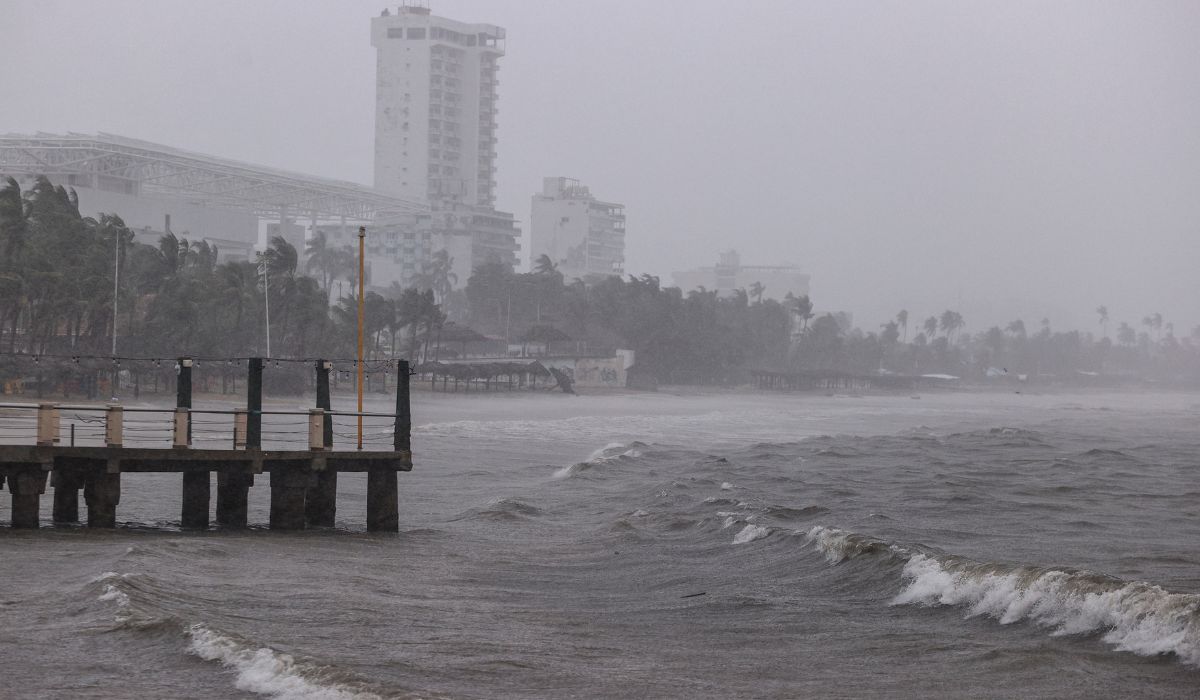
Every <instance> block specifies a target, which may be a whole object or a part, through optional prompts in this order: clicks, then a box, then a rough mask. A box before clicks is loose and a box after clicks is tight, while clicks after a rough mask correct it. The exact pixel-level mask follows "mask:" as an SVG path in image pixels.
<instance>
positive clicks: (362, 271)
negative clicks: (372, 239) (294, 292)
mask: <svg viewBox="0 0 1200 700" xmlns="http://www.w3.org/2000/svg"><path fill="white" fill-rule="evenodd" d="M366 240H367V227H366V226H359V227H358V449H360V450H361V449H362V448H363V417H362V412H363V307H364V303H365V299H366V292H365V291H364V287H366V283H367V276H366V264H365V263H364V262H363V260H364V257H365V254H366Z"/></svg>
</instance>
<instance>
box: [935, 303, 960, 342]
mask: <svg viewBox="0 0 1200 700" xmlns="http://www.w3.org/2000/svg"><path fill="white" fill-rule="evenodd" d="M939 323H940V325H941V327H942V330H943V331H944V332H945V333H946V342H950V336H952V335H953V334H954V333H955V332H956V331H957V330H958V329H959V328H962V327H963V325H964V323H965V322H964V321H963V317H962V314H960V313H958V312H957V311H951V310H950V309H946V310H945V311H943V312H942V318H941V320H940V322H939Z"/></svg>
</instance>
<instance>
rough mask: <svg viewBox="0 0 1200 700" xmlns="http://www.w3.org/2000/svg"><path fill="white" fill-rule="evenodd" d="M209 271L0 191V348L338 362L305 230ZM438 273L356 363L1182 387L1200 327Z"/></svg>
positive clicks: (641, 281)
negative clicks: (627, 366)
mask: <svg viewBox="0 0 1200 700" xmlns="http://www.w3.org/2000/svg"><path fill="white" fill-rule="evenodd" d="M219 257H220V256H219V251H218V250H217V249H216V248H215V247H213V246H211V245H209V244H208V243H206V242H204V241H197V240H189V239H188V238H187V236H186V235H182V236H178V235H176V234H174V233H172V232H167V233H166V234H165V235H163V236H162V237H161V238H160V239H159V240H158V241H157V245H145V244H141V243H137V242H135V241H134V237H133V232H132V231H130V229H129V228H128V227H127V226H126V225H125V223H124V222H123V221H122V220H121V218H120V217H119V216H117V215H114V214H101V215H100V216H99V217H98V218H94V219H93V218H89V217H84V216H82V215H81V214H80V211H79V204H78V199H77V197H76V196H75V194H74V193H73V192H72V191H69V190H66V189H64V188H63V187H61V186H55V185H53V184H52V183H50V182H49V181H48V180H46V179H45V178H38V179H37V180H36V181H35V182H34V183H33V185H32V186H31V187H30V188H29V190H28V191H27V192H22V191H21V189H20V187H19V185H18V183H17V182H16V181H15V180H12V179H9V180H8V181H7V183H5V185H4V186H3V188H0V352H3V353H7V354H9V355H11V354H13V353H26V354H31V355H45V354H63V355H70V354H78V355H105V354H108V353H109V352H110V349H111V343H112V337H113V331H114V328H115V329H116V332H117V336H118V353H119V354H122V355H127V356H143V357H164V358H166V357H175V356H179V355H194V356H211V357H245V356H255V355H259V356H262V355H266V331H265V328H266V325H267V324H266V320H267V319H266V316H267V314H268V307H269V315H270V336H271V350H272V353H273V354H274V355H276V356H279V357H353V356H354V352H355V343H356V339H357V333H356V324H357V313H358V310H357V298H356V297H357V287H356V285H357V259H356V257H355V253H354V252H353V251H352V250H351V249H349V248H347V247H342V248H335V247H332V246H330V245H329V244H328V242H327V240H326V239H325V237H324V236H323V235H322V234H317V235H316V236H314V237H313V238H311V239H310V240H309V241H308V242H307V244H306V247H305V250H304V251H303V255H301V251H298V250H296V248H295V247H293V246H292V245H291V244H289V243H288V242H287V241H286V240H284V239H283V238H279V237H276V238H273V239H271V240H270V241H269V245H268V246H267V248H266V249H265V250H264V251H263V252H261V253H259V254H258V255H257V259H256V260H254V261H229V262H223V263H218V259H219ZM453 267H454V261H453V258H451V257H450V256H449V255H448V254H447V253H446V251H444V250H442V251H438V252H436V253H435V254H434V255H433V257H432V259H431V260H430V261H429V264H427V265H426V267H425V269H424V270H423V271H422V273H421V274H420V275H419V276H418V278H416V279H415V280H413V281H412V284H410V285H409V286H407V287H401V286H400V285H398V284H392V285H391V286H390V287H388V288H386V289H383V290H381V291H375V290H372V291H369V292H368V293H367V294H366V298H365V314H364V326H365V335H366V339H367V343H366V353H367V357H368V359H383V358H392V357H405V358H409V359H411V360H413V361H418V362H419V361H422V360H424V359H434V358H440V359H445V358H446V357H449V356H453V355H455V354H456V350H454V349H451V348H452V347H453V345H451V347H447V348H442V346H443V345H445V344H444V343H442V342H440V341H441V339H442V333H443V331H444V330H446V329H448V328H449V327H450V325H449V324H450V323H451V322H453V323H454V324H457V325H459V326H466V327H469V328H470V329H473V330H474V331H477V332H478V333H481V334H483V335H484V336H487V337H488V338H489V339H491V341H490V343H483V344H480V345H478V346H477V347H476V351H477V352H482V351H483V350H484V349H486V350H487V351H488V352H490V353H492V354H508V353H510V352H511V351H517V352H519V351H520V349H521V348H527V347H528V346H537V347H540V348H542V349H545V348H546V346H547V345H549V347H550V349H552V350H555V349H556V350H557V351H558V352H560V353H580V352H585V353H601V354H603V353H608V352H611V351H612V350H614V349H616V348H630V349H633V350H634V351H635V352H636V358H637V364H638V366H639V369H641V370H643V371H645V372H647V373H649V374H651V375H653V376H654V377H655V378H657V380H658V381H660V382H664V383H701V384H735V383H740V382H744V381H746V380H747V378H748V372H749V370H753V369H772V370H785V371H804V370H820V371H839V372H852V373H859V374H872V373H879V372H885V373H889V372H890V373H896V374H926V373H946V374H953V375H955V376H963V377H975V378H985V377H987V376H989V374H996V373H1001V374H1009V375H1017V374H1024V375H1029V376H1034V377H1036V376H1043V375H1056V376H1075V375H1080V374H1081V373H1095V374H1103V375H1136V376H1141V377H1149V378H1163V379H1169V378H1180V377H1192V378H1194V377H1197V376H1200V329H1198V330H1197V331H1193V332H1192V334H1191V335H1190V336H1186V337H1179V336H1177V335H1176V333H1175V328H1174V326H1173V324H1171V323H1170V322H1169V321H1167V320H1164V319H1163V317H1162V315H1161V314H1149V315H1147V316H1145V317H1144V318H1143V319H1141V321H1140V323H1136V324H1131V323H1128V322H1121V323H1119V324H1117V326H1116V328H1115V329H1114V331H1115V332H1114V336H1115V340H1114V339H1111V338H1110V337H1109V331H1110V318H1109V314H1108V310H1107V308H1106V307H1104V306H1100V307H1098V308H1097V314H1098V327H1099V330H1100V331H1102V333H1101V334H1100V335H1096V334H1094V333H1091V332H1081V331H1078V330H1071V331H1058V330H1055V329H1052V328H1051V325H1050V322H1049V320H1047V319H1043V320H1042V321H1041V323H1040V325H1039V326H1038V327H1036V328H1033V329H1029V328H1027V327H1026V325H1025V323H1024V321H1022V320H1014V321H1013V322H1011V323H1009V324H1007V325H1006V326H1005V327H1003V328H1001V327H999V326H997V327H993V328H989V329H987V330H984V331H981V332H977V333H974V334H972V333H969V332H967V331H966V321H965V319H964V318H963V316H962V315H961V314H960V313H958V312H957V311H954V310H946V311H944V312H942V313H940V314H936V315H931V316H929V317H927V318H925V319H923V320H922V319H916V318H910V316H909V313H908V312H907V311H906V310H905V311H900V312H899V313H898V314H897V315H896V317H895V318H894V319H892V320H890V321H888V322H887V323H885V324H883V325H882V326H881V327H879V328H878V329H877V330H869V331H864V330H863V329H860V328H855V327H853V326H852V324H851V323H850V317H849V316H848V315H847V314H844V313H842V314H837V313H822V314H817V313H815V311H814V304H813V301H812V300H811V299H810V298H809V297H808V296H799V297H797V296H794V295H792V294H790V293H789V294H787V295H786V296H785V297H784V298H783V299H778V300H777V299H772V298H768V297H766V295H765V294H766V291H768V290H766V289H765V288H764V287H763V285H762V284H753V285H751V286H750V287H749V289H738V290H734V291H733V292H732V293H731V294H724V295H722V294H718V292H717V291H716V290H707V289H704V288H699V289H695V290H690V291H686V292H685V291H684V290H681V289H679V288H676V287H664V286H662V285H661V283H660V281H659V279H658V278H657V277H654V276H652V275H641V276H629V277H628V278H622V277H597V278H594V279H589V280H587V281H586V282H585V281H584V280H579V279H574V280H569V281H568V280H566V279H564V277H563V275H562V274H561V273H560V272H559V271H558V270H557V269H556V267H555V265H554V264H553V263H552V262H551V261H550V260H549V258H547V257H546V256H542V258H541V259H539V260H537V261H536V262H535V265H534V269H533V270H532V271H531V272H527V273H518V272H515V271H514V270H512V269H511V268H510V267H509V266H507V265H505V264H503V263H500V262H488V263H484V264H482V265H480V266H478V267H476V268H475V269H474V271H473V272H472V274H471V276H470V278H469V279H468V280H467V281H466V284H465V286H463V287H462V288H461V289H458V288H456V287H457V283H458V281H459V280H457V278H456V277H455V276H454V274H453V272H452V270H453ZM114 268H115V269H114ZM114 272H116V275H117V277H118V278H119V285H117V286H116V289H115V296H114ZM268 302H269V303H268ZM910 331H911V333H910ZM910 335H911V336H912V337H911V339H910ZM462 349H466V346H465V343H464V344H463V345H460V347H459V351H461V350H462Z"/></svg>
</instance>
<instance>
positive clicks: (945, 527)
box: [0, 392, 1200, 700]
mask: <svg viewBox="0 0 1200 700" xmlns="http://www.w3.org/2000/svg"><path fill="white" fill-rule="evenodd" d="M292 403H294V405H295V406H296V407H302V406H307V405H309V404H308V403H307V402H306V401H304V400H301V399H296V400H295V401H293V402H292ZM368 408H371V407H368ZM377 408H379V409H381V410H387V406H386V404H385V403H383V402H380V404H379V406H378V407H377ZM413 413H414V423H415V426H414V431H413V453H414V462H415V466H414V469H413V471H412V472H411V473H407V474H401V475H400V479H399V481H400V530H401V531H400V533H399V534H390V535H389V534H367V533H366V532H365V531H364V525H363V523H364V522H365V491H366V485H365V478H360V477H359V476H357V475H343V476H342V478H341V481H340V492H339V500H338V523H339V525H338V527H337V528H334V529H331V530H317V531H306V532H301V533H278V532H270V531H268V530H266V529H265V523H266V522H267V519H268V516H267V513H268V501H269V489H267V488H266V484H265V481H266V480H265V479H263V480H262V482H261V483H260V485H258V486H256V487H254V488H253V489H251V510H250V520H251V522H252V523H259V524H262V527H259V528H254V529H251V530H249V531H246V532H239V533H223V532H217V531H215V530H213V531H209V532H205V533H190V532H181V531H179V529H178V522H179V499H180V492H179V491H180V486H179V483H178V481H179V479H178V477H177V476H165V475H150V474H145V475H125V476H124V478H123V495H122V499H121V504H120V506H119V509H118V520H119V521H120V523H121V526H120V527H119V528H118V529H117V530H116V531H108V532H103V531H89V530H87V529H86V528H65V529H64V528H52V527H43V528H42V529H41V530H40V531H17V530H11V529H8V528H7V527H4V526H6V525H7V520H8V519H9V517H10V516H9V514H10V508H9V503H8V495H7V493H5V494H4V496H3V498H2V499H0V659H3V665H2V667H0V697H4V698H14V699H15V698H20V699H22V700H24V699H32V698H264V697H265V698H288V699H293V698H294V699H300V698H321V699H325V698H731V697H738V698H875V697H888V698H963V697H973V698H1028V697H1054V698H1095V697H1099V696H1105V695H1107V696H1112V697H1139V698H1176V697H1177V698H1195V697H1197V696H1200V544H1198V543H1200V483H1198V479H1197V466H1198V463H1200V449H1198V448H1200V438H1198V432H1197V426H1198V423H1200V395H1196V394H1187V393H1169V392H1163V393H1157V394H1135V393H1076V394H1042V395H1038V394H1029V393H1021V394H1017V393H926V394H922V395H920V396H919V397H917V396H907V395H896V396H819V395H809V394H791V395H782V394H738V393H716V394H713V393H708V394H705V393H696V394H674V393H671V392H659V393H654V394H636V395H629V396H617V395H612V396H580V397H572V396H566V395H554V394H542V395H529V394H505V395H492V396H471V397H466V396H462V395H458V396H454V395H451V396H447V395H432V394H428V393H423V392H418V393H414V397H413ZM50 500H51V499H50V498H49V494H47V496H46V497H44V498H43V503H44V507H45V513H44V522H45V523H48V522H49V501H50Z"/></svg>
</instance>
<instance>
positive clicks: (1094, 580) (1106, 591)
mask: <svg viewBox="0 0 1200 700" xmlns="http://www.w3.org/2000/svg"><path fill="white" fill-rule="evenodd" d="M903 576H904V578H905V580H907V582H908V584H907V586H906V587H905V589H904V590H903V591H901V592H900V594H899V595H897V596H896V597H895V599H894V600H893V601H892V604H893V605H905V604H918V605H930V606H932V605H954V606H962V607H965V608H967V617H974V616H977V615H987V616H988V617H992V618H995V619H996V620H998V621H999V622H1000V623H1001V624H1012V623H1014V622H1018V621H1021V620H1028V621H1030V622H1033V623H1035V624H1037V625H1040V626H1042V627H1045V628H1047V629H1050V630H1051V634H1053V635H1070V634H1088V633H1095V632H1102V633H1103V639H1104V641H1105V642H1107V643H1109V644H1111V645H1113V646H1114V647H1115V648H1116V649H1117V650H1119V651H1128V652H1132V653H1134V654H1139V655H1142V656H1154V655H1158V654H1165V653H1174V654H1176V655H1177V656H1178V657H1179V658H1180V659H1181V660H1182V661H1183V662H1184V663H1187V664H1189V665H1192V666H1200V595H1195V594H1181V593H1168V592H1167V591H1165V590H1163V589H1162V588H1160V587H1158V586H1154V585H1151V584H1148V583H1141V582H1134V583H1127V582H1123V581H1119V580H1115V579H1102V578H1100V577H1097V576H1095V575H1094V574H1088V573H1071V572H1066V571H1057V570H1037V569H1017V570H1012V571H1007V572H1006V571H1003V570H996V569H995V568H994V567H985V566H983V565H957V566H956V565H953V564H947V563H944V562H941V561H939V560H937V559H936V558H934V557H930V556H926V555H923V554H916V555H913V556H912V557H911V558H910V559H909V561H908V563H907V564H906V565H905V567H904V573H903Z"/></svg>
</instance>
